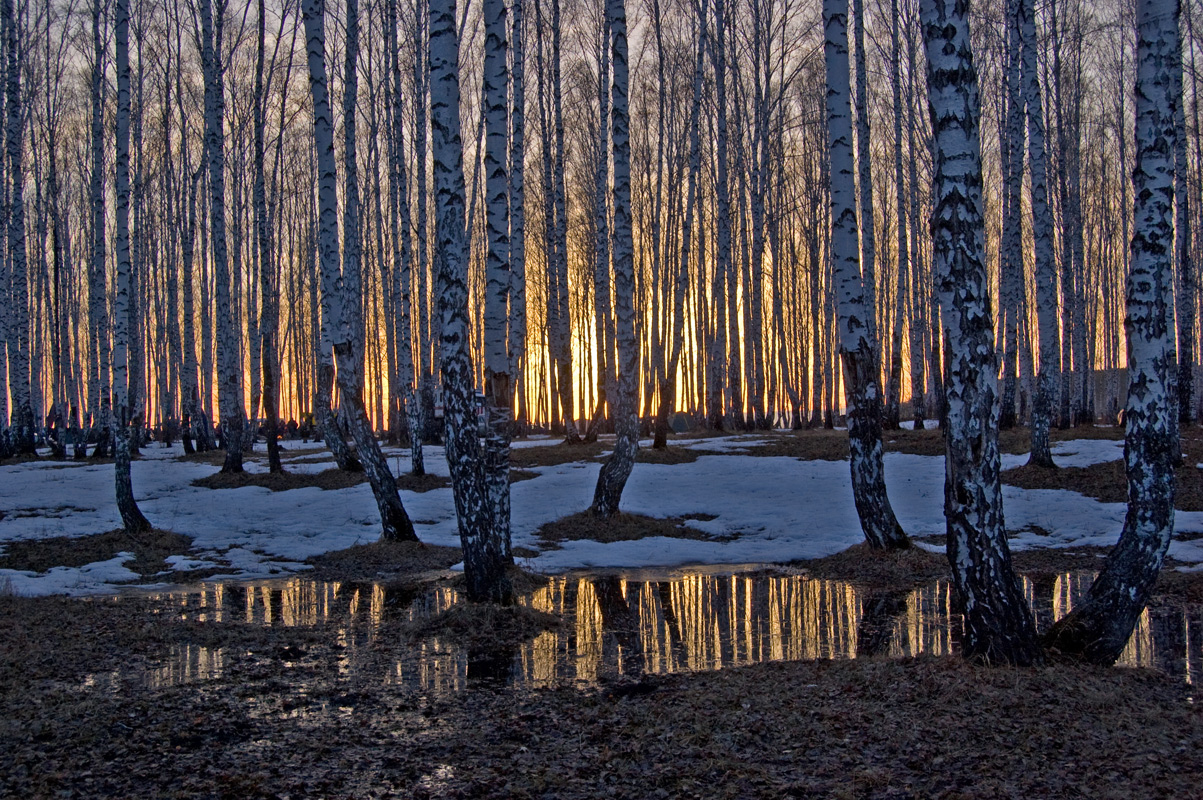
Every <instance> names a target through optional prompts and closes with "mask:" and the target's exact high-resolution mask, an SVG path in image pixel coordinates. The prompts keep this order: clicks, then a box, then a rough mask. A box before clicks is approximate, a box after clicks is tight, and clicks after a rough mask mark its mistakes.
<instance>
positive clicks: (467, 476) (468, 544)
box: [311, 0, 513, 603]
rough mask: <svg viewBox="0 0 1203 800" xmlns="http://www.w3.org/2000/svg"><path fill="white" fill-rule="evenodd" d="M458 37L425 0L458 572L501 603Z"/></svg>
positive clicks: (446, 15) (444, 15)
mask: <svg viewBox="0 0 1203 800" xmlns="http://www.w3.org/2000/svg"><path fill="white" fill-rule="evenodd" d="M311 1H312V0H311ZM459 109H460V89H459V37H458V36H457V35H456V28H455V0H430V123H431V152H432V156H433V162H434V190H435V208H436V212H437V214H436V217H435V237H436V240H437V242H438V249H437V251H436V252H437V253H438V257H437V262H436V266H437V269H438V285H437V287H436V289H437V296H438V312H439V316H440V318H441V331H442V334H441V359H440V360H441V369H442V374H443V415H444V422H445V423H446V426H447V464H448V466H449V467H450V470H451V489H452V494H453V495H454V497H455V511H456V518H457V521H458V524H459V534H460V544H461V546H462V547H463V551H464V577H465V580H466V583H467V594H468V598H469V599H470V600H472V601H487V600H490V601H494V602H502V603H508V602H511V601H512V599H513V587H512V586H511V585H510V580H509V577H508V575H507V574H506V566H507V559H506V554H507V553H508V552H509V546H508V542H503V541H501V537H500V536H498V535H497V529H496V527H495V526H494V520H493V513H494V509H493V508H491V507H490V506H489V503H488V500H489V497H488V492H487V490H486V486H485V482H484V479H483V475H482V470H481V453H480V439H479V437H478V436H477V433H476V413H475V394H476V393H475V388H474V387H473V384H472V368H471V363H470V360H469V353H468V242H467V235H466V231H465V229H464V218H465V216H466V215H465V210H464V169H463V145H462V142H461V138H460V114H459Z"/></svg>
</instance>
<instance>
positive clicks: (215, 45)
mask: <svg viewBox="0 0 1203 800" xmlns="http://www.w3.org/2000/svg"><path fill="white" fill-rule="evenodd" d="M225 7H226V4H225V0H218V2H217V5H216V7H215V6H214V4H213V0H201V3H200V17H201V62H202V65H203V67H204V77H205V149H206V151H207V154H208V166H209V236H210V242H211V244H212V251H213V272H214V275H215V277H214V294H215V295H216V300H217V303H216V312H217V372H218V379H217V405H218V408H219V409H220V413H221V429H222V437H223V439H224V440H225V448H226V458H225V463H224V464H223V465H222V468H221V471H222V472H226V473H236V472H242V471H243V470H242V427H243V418H244V414H245V412H244V411H243V397H242V365H241V363H240V362H241V360H240V359H239V357H238V333H237V331H236V330H235V328H234V316H233V309H232V307H231V300H232V298H231V295H230V291H231V289H230V262H229V258H228V253H227V248H226V178H225V134H224V119H225V107H226V101H225V77H224V76H225V70H224V68H223V66H222V35H223V30H224V28H225Z"/></svg>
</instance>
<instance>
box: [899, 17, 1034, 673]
mask: <svg viewBox="0 0 1203 800" xmlns="http://www.w3.org/2000/svg"><path fill="white" fill-rule="evenodd" d="M920 14H921V23H922V28H923V39H924V43H925V48H926V52H927V86H928V108H929V111H930V114H931V125H932V135H933V137H934V140H935V141H934V145H935V146H934V148H933V150H934V153H933V154H934V157H935V178H934V180H933V186H932V191H933V202H934V204H935V207H934V209H933V211H932V243H933V245H932V246H933V257H934V260H933V263H934V269H935V273H936V279H937V283H938V288H939V292H940V298H941V304H942V311H943V313H942V317H943V319H944V324H945V325H946V329H947V334H948V341H949V343H950V345H951V351H950V352H949V358H950V363H949V368H948V383H947V392H948V420H947V427H946V429H945V437H946V438H945V442H946V447H947V452H946V456H945V457H946V460H947V469H946V470H945V482H944V516H945V519H946V521H947V528H948V561H949V564H951V565H952V570H953V582H954V584H955V585H956V587H957V594H958V595H959V596H960V599H961V604H962V606H963V608H964V614H965V639H964V652H965V655H966V656H967V657H968V658H972V659H980V660H983V661H986V662H988V663H998V662H1003V663H1011V664H1031V663H1035V662H1037V661H1039V660H1040V658H1041V653H1040V648H1039V644H1038V642H1037V639H1036V626H1035V623H1034V621H1033V619H1032V614H1031V611H1030V610H1029V609H1028V606H1027V602H1026V600H1025V599H1024V595H1023V592H1022V590H1021V588H1020V585H1019V581H1018V579H1017V578H1016V576H1015V574H1014V571H1013V569H1012V566H1011V556H1010V552H1009V550H1008V548H1007V538H1006V528H1005V525H1004V522H1003V503H1002V486H1001V483H1000V480H999V463H1000V458H999V452H998V397H997V379H996V377H995V363H994V321H993V319H992V315H991V313H990V297H989V287H990V282H989V278H988V277H987V273H986V264H985V222H984V219H983V215H982V202H983V200H982V164H981V144H980V140H979V131H978V124H979V118H980V114H981V111H980V102H979V99H978V85H977V72H976V69H975V68H974V65H973V53H972V50H971V47H970V43H969V24H968V19H967V16H968V3H966V2H964V0H922V3H921V6H920Z"/></svg>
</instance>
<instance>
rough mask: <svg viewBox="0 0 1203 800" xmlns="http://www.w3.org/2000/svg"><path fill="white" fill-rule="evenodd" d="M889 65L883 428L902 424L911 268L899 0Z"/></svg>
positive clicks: (892, 6)
mask: <svg viewBox="0 0 1203 800" xmlns="http://www.w3.org/2000/svg"><path fill="white" fill-rule="evenodd" d="M890 10H891V17H892V19H891V21H890V67H891V76H890V77H891V88H892V89H893V95H894V190H895V198H896V214H897V219H898V252H897V269H896V272H895V282H894V331H893V337H892V340H891V348H890V386H889V391H888V394H887V396H886V409H885V421H884V422H885V427H886V428H889V429H891V430H896V429H898V428H899V427H901V424H900V423H901V421H902V411H901V408H900V405H901V403H902V337H903V323H904V322H905V321H906V307H907V303H906V296H907V294H906V285H907V275H908V274H909V271H910V265H909V263H908V256H909V252H910V251H909V247H908V244H907V224H908V223H907V213H906V207H907V204H906V181H905V179H904V177H903V171H902V161H903V155H902V152H903V150H902V46H901V42H900V37H899V35H898V28H899V24H900V21H899V13H898V0H892V2H891V4H890Z"/></svg>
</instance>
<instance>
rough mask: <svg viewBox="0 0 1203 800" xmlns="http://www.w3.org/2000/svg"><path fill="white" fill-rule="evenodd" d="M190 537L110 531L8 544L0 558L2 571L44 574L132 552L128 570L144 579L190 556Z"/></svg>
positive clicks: (127, 564)
mask: <svg viewBox="0 0 1203 800" xmlns="http://www.w3.org/2000/svg"><path fill="white" fill-rule="evenodd" d="M191 546H192V539H191V537H188V536H184V535H182V534H179V533H172V532H170V531H163V530H150V531H145V532H142V533H132V534H131V533H127V532H126V531H125V530H115V531H108V532H106V533H97V534H93V535H91V536H54V537H50V538H45V539H28V540H18V541H12V542H6V543H5V544H4V545H3V548H2V549H3V555H0V568H3V569H17V570H27V571H30V572H45V571H47V570H49V569H51V568H52V567H82V566H84V565H85V564H92V563H94V562H97V561H107V560H109V559H110V558H113V557H114V556H116V555H117V554H118V553H123V552H126V553H133V554H134V558H133V559H132V560H129V561H126V562H125V565H124V566H125V567H126V568H128V569H131V570H133V571H134V572H136V573H138V574H139V575H141V576H142V577H144V578H146V577H150V576H152V575H155V574H156V573H159V572H162V571H163V570H165V569H167V564H166V562H165V561H164V559H166V558H167V556H170V555H177V554H180V553H187V552H188V549H189V548H190V547H191Z"/></svg>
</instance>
